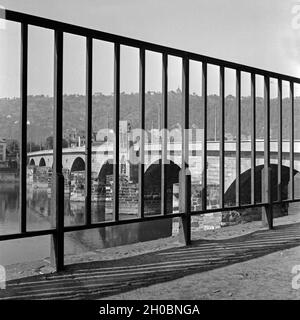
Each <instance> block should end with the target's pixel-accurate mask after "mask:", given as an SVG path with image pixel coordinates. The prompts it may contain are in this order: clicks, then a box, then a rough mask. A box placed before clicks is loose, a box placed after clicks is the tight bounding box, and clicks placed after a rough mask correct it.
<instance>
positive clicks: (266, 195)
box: [261, 167, 273, 229]
mask: <svg viewBox="0 0 300 320" xmlns="http://www.w3.org/2000/svg"><path fill="white" fill-rule="evenodd" d="M266 170H268V173H266ZM266 176H267V177H268V178H267V180H266ZM271 181H272V169H271V168H270V167H269V168H268V169H266V168H263V169H262V172H261V182H262V186H261V190H262V195H261V197H262V202H265V203H267V204H266V205H265V206H263V207H262V212H261V214H262V216H261V220H262V225H263V226H264V227H268V228H269V229H273V205H272V192H271V188H272V184H271Z"/></svg>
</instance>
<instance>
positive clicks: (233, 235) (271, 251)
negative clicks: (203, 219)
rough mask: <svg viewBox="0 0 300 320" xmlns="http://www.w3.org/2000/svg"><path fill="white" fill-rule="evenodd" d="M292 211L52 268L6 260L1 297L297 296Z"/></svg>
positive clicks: (298, 250) (298, 259)
mask: <svg viewBox="0 0 300 320" xmlns="http://www.w3.org/2000/svg"><path fill="white" fill-rule="evenodd" d="M298 212H299V211H298V209H297V210H294V212H292V210H291V212H290V215H289V216H284V217H281V218H277V219H275V221H274V226H275V228H274V230H271V231H270V230H267V229H266V228H262V227H261V223H260V222H252V223H245V224H240V225H236V226H231V227H226V228H222V229H219V230H209V231H206V232H202V233H201V236H200V234H198V240H195V238H196V237H197V234H193V239H194V241H193V244H192V245H191V246H188V247H186V246H183V245H182V244H181V243H180V242H179V241H178V238H176V237H169V238H165V239H159V240H154V241H149V242H145V243H136V244H131V245H126V246H122V247H115V248H108V249H101V250H96V251H93V252H86V253H85V254H81V255H69V256H66V257H65V261H66V264H67V265H66V270H65V271H64V272H62V273H58V274H57V273H52V272H53V271H54V270H53V269H52V268H51V267H50V265H49V259H48V258H47V259H44V260H42V261H36V262H32V263H26V264H17V265H10V266H8V267H7V275H8V280H10V281H8V283H7V290H5V291H1V292H0V298H1V297H2V298H5V297H6V298H8V297H11V298H13V297H19V298H30V299H31V298H37V299H46V298H47V299H48V298H50V299H58V298H59V299H68V298H77V299H102V298H108V299H267V298H268V299H269V298H274V299H279V298H284V299H285V298H288V299H298V298H299V294H298V291H296V290H294V289H292V287H291V281H292V277H293V275H292V273H291V270H292V267H293V266H294V265H297V264H300V223H299V222H300V219H299V218H300V215H299V213H298ZM70 264H71V265H70ZM12 279H15V280H12Z"/></svg>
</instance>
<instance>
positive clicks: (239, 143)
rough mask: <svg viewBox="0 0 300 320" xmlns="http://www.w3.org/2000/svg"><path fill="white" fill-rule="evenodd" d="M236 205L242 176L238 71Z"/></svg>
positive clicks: (239, 200)
mask: <svg viewBox="0 0 300 320" xmlns="http://www.w3.org/2000/svg"><path fill="white" fill-rule="evenodd" d="M236 102H237V103H236V121H237V125H236V205H237V206H240V203H241V196H240V189H241V186H240V174H241V71H240V70H236Z"/></svg>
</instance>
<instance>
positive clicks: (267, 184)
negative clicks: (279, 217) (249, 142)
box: [261, 76, 273, 229]
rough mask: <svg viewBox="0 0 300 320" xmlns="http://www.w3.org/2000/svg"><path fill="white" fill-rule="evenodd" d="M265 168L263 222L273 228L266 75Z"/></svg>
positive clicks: (268, 103) (268, 92)
mask: <svg viewBox="0 0 300 320" xmlns="http://www.w3.org/2000/svg"><path fill="white" fill-rule="evenodd" d="M264 103H265V105H264V111H265V112H264V127H265V128H264V169H263V170H262V177H261V180H262V202H264V203H266V205H265V206H263V208H262V223H263V225H264V226H265V225H267V226H268V227H269V229H273V205H272V194H271V187H272V186H271V178H272V169H271V167H270V78H269V77H267V76H265V77H264Z"/></svg>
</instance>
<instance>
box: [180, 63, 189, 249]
mask: <svg viewBox="0 0 300 320" xmlns="http://www.w3.org/2000/svg"><path fill="white" fill-rule="evenodd" d="M189 69H190V66H189V59H188V58H187V57H183V58H182V108H181V110H182V126H181V128H182V130H181V132H182V134H181V136H182V145H181V146H182V150H181V171H180V173H181V176H180V193H181V194H180V202H181V203H180V212H181V213H182V214H183V216H182V220H181V221H182V229H183V230H182V231H183V236H184V241H185V244H186V245H188V244H190V243H191V175H190V171H189V90H190V89H189V78H190V75H189V72H190V70H189Z"/></svg>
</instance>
